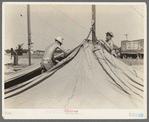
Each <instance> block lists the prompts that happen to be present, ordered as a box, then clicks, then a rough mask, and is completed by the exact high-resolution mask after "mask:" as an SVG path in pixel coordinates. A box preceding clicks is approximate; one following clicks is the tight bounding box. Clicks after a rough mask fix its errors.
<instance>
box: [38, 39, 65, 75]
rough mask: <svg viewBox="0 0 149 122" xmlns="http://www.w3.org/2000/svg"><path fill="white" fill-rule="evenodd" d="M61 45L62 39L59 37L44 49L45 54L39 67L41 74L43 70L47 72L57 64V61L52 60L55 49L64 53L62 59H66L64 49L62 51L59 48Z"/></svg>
mask: <svg viewBox="0 0 149 122" xmlns="http://www.w3.org/2000/svg"><path fill="white" fill-rule="evenodd" d="M62 44H63V38H61V37H57V38H55V43H53V44H51V45H49V46H48V47H47V48H46V49H45V53H44V56H43V58H42V60H41V67H42V69H43V70H42V72H44V71H45V70H48V69H50V68H52V67H53V66H54V65H55V64H57V63H58V62H59V61H58V60H56V59H55V58H54V53H55V51H56V50H57V49H59V50H61V51H62V52H63V53H64V57H63V58H65V57H66V55H67V52H66V51H65V49H63V48H62V47H61V45H62Z"/></svg>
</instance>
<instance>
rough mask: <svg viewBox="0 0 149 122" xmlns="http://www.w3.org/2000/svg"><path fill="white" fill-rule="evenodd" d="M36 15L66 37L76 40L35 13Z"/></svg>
mask: <svg viewBox="0 0 149 122" xmlns="http://www.w3.org/2000/svg"><path fill="white" fill-rule="evenodd" d="M36 16H37V17H39V18H40V19H41V20H43V21H45V22H46V23H47V24H48V25H50V26H52V27H53V28H54V29H56V30H57V31H59V32H61V33H62V34H64V35H65V36H67V37H68V38H70V39H71V40H73V41H75V42H77V41H76V40H74V39H73V38H71V37H69V36H68V35H67V34H65V33H64V32H62V31H61V30H59V29H58V28H56V27H54V26H53V25H51V24H50V23H48V22H47V21H46V20H44V19H43V18H41V17H40V16H38V15H36Z"/></svg>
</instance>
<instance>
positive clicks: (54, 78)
mask: <svg viewBox="0 0 149 122" xmlns="http://www.w3.org/2000/svg"><path fill="white" fill-rule="evenodd" d="M37 65H38V64H37ZM37 65H36V66H37ZM25 71H26V70H23V72H25ZM16 76H17V75H16ZM143 84H144V83H143V79H142V78H141V77H140V76H139V73H137V72H136V71H135V70H134V69H133V68H132V67H130V66H128V65H126V64H124V63H123V62H121V61H119V60H118V59H116V58H115V57H114V56H112V55H111V54H109V53H108V52H107V51H106V50H105V49H104V48H103V47H102V46H100V45H94V44H93V43H92V42H84V43H83V45H82V44H81V45H79V46H78V47H76V48H75V49H74V50H73V51H72V53H70V55H69V56H68V57H67V58H65V59H63V60H62V61H61V62H60V63H59V64H57V65H56V66H54V67H53V68H52V69H50V70H49V71H47V72H45V73H43V74H40V75H38V76H35V77H34V78H31V79H30V80H27V81H25V82H23V83H20V84H18V85H15V86H13V87H9V88H7V89H5V95H4V96H5V103H4V105H5V108H14V109H15V108H19V109H20V108H29V109H33V108H40V109H42V108H48V109H65V108H69V109H137V108H143V93H144V86H143Z"/></svg>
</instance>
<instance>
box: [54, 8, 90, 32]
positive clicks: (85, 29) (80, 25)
mask: <svg viewBox="0 0 149 122" xmlns="http://www.w3.org/2000/svg"><path fill="white" fill-rule="evenodd" d="M51 6H52V5H51ZM52 7H53V8H54V9H56V10H57V11H59V12H60V13H61V14H63V15H64V16H66V17H67V18H68V19H70V17H69V16H67V15H66V14H64V13H63V12H61V11H60V10H58V9H57V8H55V7H54V6H52ZM70 20H71V21H73V22H74V23H76V24H77V25H78V26H80V27H81V28H82V29H84V30H85V31H87V32H88V30H87V29H86V28H84V27H83V26H81V25H80V24H78V23H77V22H75V21H74V20H72V19H70Z"/></svg>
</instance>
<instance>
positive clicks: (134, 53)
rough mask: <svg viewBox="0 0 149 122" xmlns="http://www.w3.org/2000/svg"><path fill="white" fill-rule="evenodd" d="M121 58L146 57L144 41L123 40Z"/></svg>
mask: <svg viewBox="0 0 149 122" xmlns="http://www.w3.org/2000/svg"><path fill="white" fill-rule="evenodd" d="M120 53H121V58H124V59H126V58H128V57H129V58H130V57H131V58H140V59H142V58H143V57H144V39H138V40H132V41H129V40H123V41H121V51H120Z"/></svg>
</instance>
